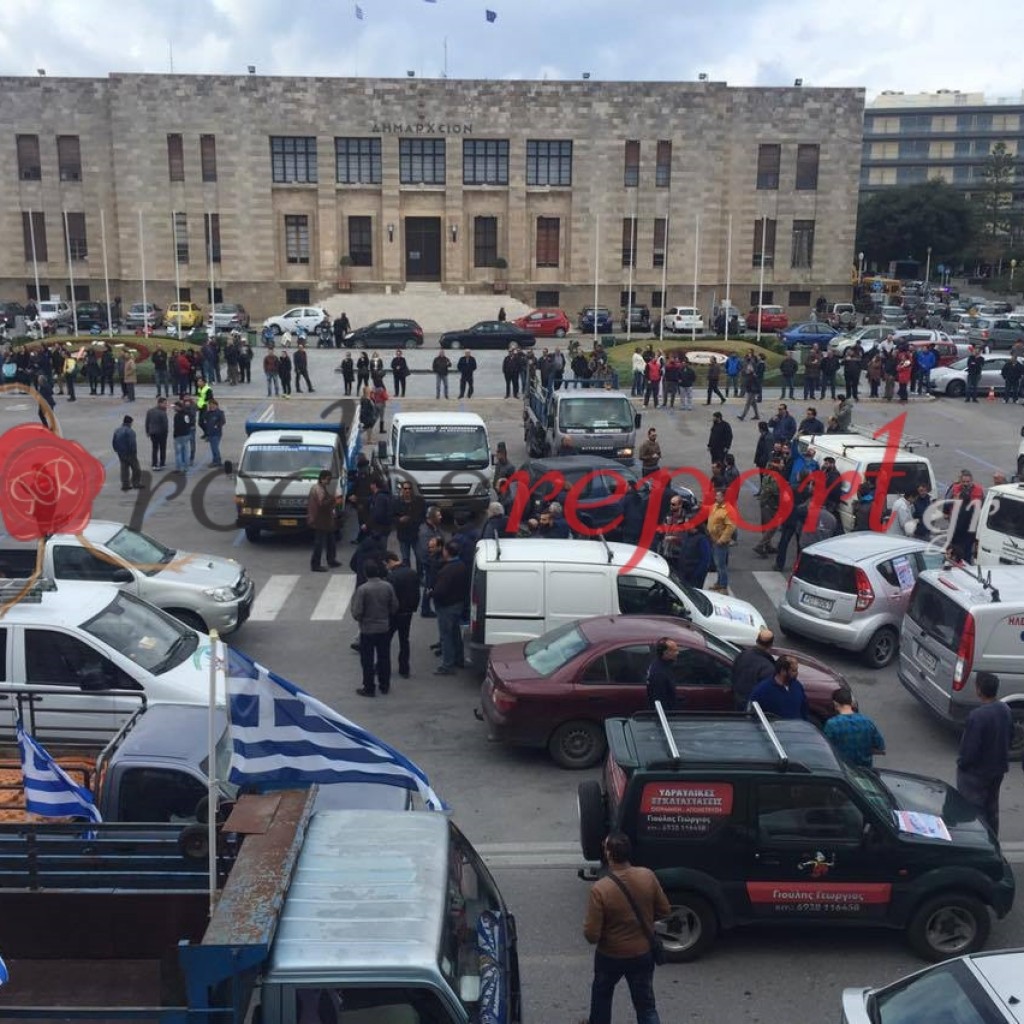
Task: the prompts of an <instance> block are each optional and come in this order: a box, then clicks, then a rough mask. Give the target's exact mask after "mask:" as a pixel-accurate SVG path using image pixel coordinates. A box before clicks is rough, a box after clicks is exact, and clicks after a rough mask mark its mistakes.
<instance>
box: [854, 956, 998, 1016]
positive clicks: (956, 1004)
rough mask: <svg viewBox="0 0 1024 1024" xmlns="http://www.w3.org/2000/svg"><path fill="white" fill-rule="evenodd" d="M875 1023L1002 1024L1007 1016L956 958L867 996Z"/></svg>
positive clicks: (869, 1011)
mask: <svg viewBox="0 0 1024 1024" xmlns="http://www.w3.org/2000/svg"><path fill="white" fill-rule="evenodd" d="M868 1016H869V1018H870V1020H871V1022H872V1024H917V1022H918V1021H925V1020H927V1021H936V1022H938V1021H950V1022H954V1024H1003V1022H1005V1021H1006V1020H1007V1018H1006V1017H1005V1016H1004V1015H1003V1014H1002V1013H1001V1012H1000V1011H999V1010H998V1009H996V1007H995V1006H994V1005H993V1003H992V999H991V997H990V996H989V995H988V994H987V993H986V992H985V990H984V989H983V988H982V986H981V985H980V984H979V983H978V981H977V980H976V979H975V978H974V976H973V975H972V974H971V972H970V971H969V970H968V968H967V967H966V966H965V965H964V964H963V963H962V962H961V961H957V960H954V961H952V962H950V963H946V964H940V965H939V966H938V967H933V968H932V969H931V970H929V971H925V972H924V973H923V974H917V975H913V976H912V977H910V978H908V979H907V980H906V981H902V982H898V983H897V984H895V985H893V986H892V987H891V988H888V989H885V990H883V991H882V992H878V993H874V994H873V995H871V996H869V997H868Z"/></svg>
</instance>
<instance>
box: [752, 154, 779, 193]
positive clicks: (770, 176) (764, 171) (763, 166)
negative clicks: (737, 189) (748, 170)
mask: <svg viewBox="0 0 1024 1024" xmlns="http://www.w3.org/2000/svg"><path fill="white" fill-rule="evenodd" d="M781 163H782V147H781V146H780V145H778V144H777V143H774V142H764V143H762V144H761V145H760V146H758V147H757V187H758V188H759V189H769V190H771V189H777V188H778V187H779V167H780V166H781Z"/></svg>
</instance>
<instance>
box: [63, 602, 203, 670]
mask: <svg viewBox="0 0 1024 1024" xmlns="http://www.w3.org/2000/svg"><path fill="white" fill-rule="evenodd" d="M82 629H83V630H84V631H85V632H86V633H89V634H90V635H92V636H94V637H96V639H97V640H100V641H102V642H103V643H105V644H106V645H107V646H108V647H110V648H112V649H113V650H115V651H118V652H119V653H121V654H122V655H124V657H126V658H130V659H131V660H132V661H133V662H135V664H136V665H138V666H139V667H140V668H143V669H145V670H146V671H147V672H151V673H152V674H153V675H155V676H158V675H162V674H163V673H164V672H167V671H168V670H169V669H172V668H174V667H175V666H176V665H180V664H181V663H182V662H183V661H185V660H186V659H187V658H188V657H190V656H191V654H192V653H193V651H195V649H196V648H197V647H198V646H199V637H198V635H197V634H196V632H195V630H192V629H189V628H188V626H185V625H183V624H182V623H180V622H179V621H178V620H177V619H175V618H172V617H171V616H170V615H168V614H167V613H166V612H163V611H161V610H160V609H159V608H154V607H153V606H152V605H150V604H146V602H145V601H140V600H139V599H138V598H137V597H133V596H132V595H131V594H126V593H123V592H122V593H119V594H118V595H117V597H115V598H114V600H113V601H111V602H110V604H108V605H107V607H106V608H104V609H103V611H101V612H100V613H99V615H94V616H93V617H92V618H91V619H89V620H88V622H83V623H82Z"/></svg>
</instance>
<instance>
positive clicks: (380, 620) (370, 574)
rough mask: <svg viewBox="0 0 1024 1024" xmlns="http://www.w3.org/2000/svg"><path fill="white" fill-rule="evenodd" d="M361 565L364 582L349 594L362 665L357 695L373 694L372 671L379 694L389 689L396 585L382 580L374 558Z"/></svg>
mask: <svg viewBox="0 0 1024 1024" xmlns="http://www.w3.org/2000/svg"><path fill="white" fill-rule="evenodd" d="M363 568H364V573H365V575H366V582H365V583H362V584H360V585H359V586H358V587H356V592H355V594H353V596H352V618H354V619H355V620H356V622H358V623H359V660H360V661H361V662H362V666H363V685H362V686H361V687H360V688H359V689H358V690H356V693H358V694H359V696H360V697H373V696H375V691H374V685H373V682H374V670H376V675H377V686H378V687H379V689H380V692H381V693H387V692H388V691H389V690H390V689H391V619H392V617H393V616H394V615H395V614H396V613H397V611H398V597H397V596H396V594H395V588H394V587H392V586H391V584H390V583H389V582H388V581H387V580H386V579H383V578H382V577H383V574H384V570H383V569H382V568H381V564H380V562H378V561H377V560H376V559H368V560H367V562H366V564H365V566H364V567H363Z"/></svg>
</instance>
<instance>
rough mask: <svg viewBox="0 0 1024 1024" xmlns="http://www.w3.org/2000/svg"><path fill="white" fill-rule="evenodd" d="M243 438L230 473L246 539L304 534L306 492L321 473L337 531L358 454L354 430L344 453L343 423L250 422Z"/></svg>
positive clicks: (247, 423) (307, 503) (246, 426)
mask: <svg viewBox="0 0 1024 1024" xmlns="http://www.w3.org/2000/svg"><path fill="white" fill-rule="evenodd" d="M245 433H246V438H245V442H244V444H243V445H242V454H241V457H240V458H239V460H238V469H237V471H236V473H235V510H236V514H237V524H238V525H239V526H240V527H242V529H244V530H245V536H246V539H247V540H249V541H253V542H255V541H258V540H259V539H260V534H261V533H262V532H263V531H264V530H270V531H273V532H275V533H282V532H284V533H288V532H291V533H294V532H296V531H300V530H305V529H307V525H306V509H307V508H308V506H309V492H310V490H311V489H312V487H313V484H315V483H316V481H317V477H318V476H319V475H320V472H321V470H324V469H329V470H330V471H331V493H332V494H334V495H335V498H336V502H337V504H336V507H335V519H336V521H337V523H338V524H339V526H340V524H341V518H342V515H343V512H344V507H345V506H344V499H345V489H346V484H347V473H348V466H349V465H350V464H351V460H353V459H354V458H355V456H356V454H357V453H358V449H359V443H358V442H359V430H358V429H357V428H353V429H352V431H351V432H350V433H351V437H350V438H349V442H350V443H349V445H348V448H347V449H346V446H345V426H344V424H341V425H339V426H337V427H331V426H329V425H328V424H326V423H275V422H272V421H271V422H266V423H264V422H261V421H258V420H249V421H247V422H246V424H245Z"/></svg>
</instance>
